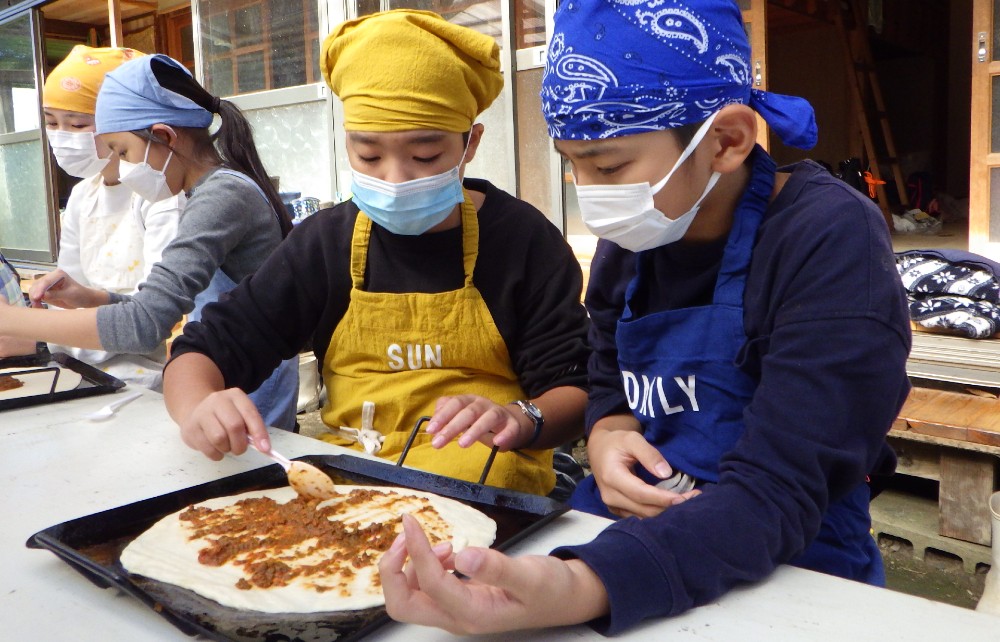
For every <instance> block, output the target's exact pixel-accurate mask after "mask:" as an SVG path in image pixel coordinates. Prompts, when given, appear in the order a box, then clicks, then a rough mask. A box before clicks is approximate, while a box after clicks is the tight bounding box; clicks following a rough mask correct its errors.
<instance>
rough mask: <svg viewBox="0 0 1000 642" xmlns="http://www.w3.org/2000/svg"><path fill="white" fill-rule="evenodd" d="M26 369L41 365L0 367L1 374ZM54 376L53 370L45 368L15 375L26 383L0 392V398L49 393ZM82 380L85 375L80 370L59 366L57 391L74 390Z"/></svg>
mask: <svg viewBox="0 0 1000 642" xmlns="http://www.w3.org/2000/svg"><path fill="white" fill-rule="evenodd" d="M24 370H41V367H36V366H31V367H24V368H2V369H0V376H3V375H6V374H7V373H10V372H21V371H24ZM53 376H54V375H53V372H52V371H51V370H43V371H41V372H37V373H32V372H26V373H23V374H18V375H14V378H15V379H18V380H19V381H21V382H23V383H24V385H23V386H20V387H17V388H13V389H11V390H4V391H3V392H0V400H4V399H20V398H21V397H34V396H35V395H47V394H49V391H50V390H51V389H52V377H53ZM82 380H83V376H82V375H80V373H79V372H74V371H73V370H69V369H67V368H59V381H57V382H56V390H55V391H56V392H64V391H66V390H72V389H73V388H76V387H77V386H78V385H80V382H81V381H82Z"/></svg>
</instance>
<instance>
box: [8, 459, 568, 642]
mask: <svg viewBox="0 0 1000 642" xmlns="http://www.w3.org/2000/svg"><path fill="white" fill-rule="evenodd" d="M298 459H299V460H300V461H305V462H309V463H311V464H313V465H316V466H319V467H320V468H322V469H323V470H325V471H326V472H328V473H329V474H330V475H331V476H332V477H333V478H334V480H335V481H337V483H341V484H344V483H347V484H371V485H377V486H403V487H406V488H414V489H417V490H424V491H429V492H432V493H437V494H438V495H443V496H445V497H451V498H452V499H457V500H459V501H461V502H464V503H466V504H468V505H470V506H472V507H473V508H476V509H478V510H480V511H482V512H483V513H485V514H486V515H488V516H489V517H490V518H491V519H493V520H494V521H495V522H496V523H497V537H496V541H495V542H494V544H493V548H496V549H498V550H504V549H506V548H508V547H510V546H511V545H513V544H515V543H516V542H518V541H520V540H521V539H523V538H524V537H525V536H527V535H528V534H530V533H532V532H534V531H535V530H537V529H538V528H541V527H542V526H544V525H545V524H547V523H548V522H550V521H551V520H553V519H554V518H556V517H558V516H559V515H561V514H562V513H564V512H566V510H567V507H566V506H565V505H564V504H560V503H558V502H555V501H553V500H551V499H548V498H546V497H539V496H537V495H529V494H525V493H519V492H516V491H512V490H506V489H502V488H495V487H492V486H483V485H480V484H473V483H471V482H465V481H461V480H457V479H451V478H449V477H441V476H439V475H434V474H431V473H426V472H423V471H419V470H414V469H411V468H401V467H398V466H393V465H392V464H387V463H383V462H379V461H372V460H368V459H362V458H359V457H352V456H350V455H314V456H307V457H300V458H298ZM287 483H288V481H287V477H286V475H285V472H284V470H282V469H281V468H280V467H279V466H276V465H275V466H268V467H265V468H261V469H258V470H253V471H249V472H246V473H241V474H239V475H233V476H231V477H225V478H223V479H219V480H217V481H213V482H209V483H207V484H201V485H199V486H193V487H191V488H186V489H183V490H179V491H176V492H173V493H168V494H166V495H161V496H160V497H155V498H152V499H147V500H143V501H140V502H136V503H134V504H128V505H126V506H121V507H119V508H113V509H111V510H107V511H104V512H101V513H96V514H93V515H88V516H86V517H81V518H79V519H74V520H72V521H68V522H64V523H62V524H58V525H56V526H52V527H50V528H47V529H45V530H43V531H39V532H38V533H35V534H34V535H32V536H31V538H30V539H29V540H28V542H27V545H28V546H29V547H30V548H45V549H48V550H50V551H52V552H53V553H55V554H56V555H58V556H59V557H60V558H61V559H62V560H64V561H65V562H67V563H69V564H70V565H71V566H73V567H74V568H75V569H76V570H77V571H79V572H80V573H82V574H83V575H84V576H86V577H87V578H88V579H90V580H91V581H92V582H94V583H95V584H97V585H98V586H101V587H104V588H108V587H116V588H119V589H121V590H122V591H124V592H126V593H128V594H130V595H132V596H134V597H136V598H138V599H139V600H141V601H142V602H143V603H144V604H146V605H147V606H149V607H150V608H152V609H153V610H154V611H156V612H157V613H159V614H160V615H161V616H163V617H164V618H166V619H167V620H169V621H170V622H171V623H172V624H174V625H175V626H176V627H177V628H178V629H180V630H181V631H183V632H184V633H186V634H188V635H198V634H200V635H204V636H206V637H208V638H210V639H213V640H238V641H251V640H252V641H255V642H288V641H301V642H331V641H332V640H338V641H343V640H354V639H357V638H359V637H362V636H363V635H365V634H366V633H368V632H370V631H372V630H374V629H375V628H376V627H378V626H380V625H381V624H383V623H385V622H386V621H387V620H388V616H387V615H386V614H385V608H384V607H376V608H370V609H364V610H360V611H340V612H330V613H305V614H303V613H297V614H287V615H281V614H277V615H276V614H271V613H261V612H254V611H242V610H238V609H233V608H229V607H225V606H222V605H220V604H218V603H217V602H214V601H212V600H209V599H206V598H204V597H201V596H200V595H198V594H196V593H194V592H192V591H189V590H186V589H182V588H180V587H177V586H174V585H171V584H166V583H163V582H158V581H156V580H150V579H148V578H145V577H142V576H138V575H132V574H130V573H128V572H127V571H126V570H125V569H124V568H123V567H122V565H121V563H120V562H119V556H120V554H121V551H122V550H123V549H124V548H125V547H126V546H127V545H128V544H129V543H130V542H131V541H132V540H133V539H135V538H136V537H137V536H138V535H139V534H141V533H142V532H144V531H145V530H146V529H148V528H149V527H150V526H152V525H153V524H154V523H156V522H157V521H158V520H159V519H161V518H162V517H165V516H166V515H169V514H171V513H174V512H177V511H179V510H181V509H183V508H185V507H186V506H189V505H191V504H195V503H198V502H201V501H204V500H207V499H211V498H213V497H223V496H227V495H235V494H238V493H242V492H245V491H249V490H256V489H263V488H274V487H278V486H286V485H287ZM109 608H111V604H110V602H109Z"/></svg>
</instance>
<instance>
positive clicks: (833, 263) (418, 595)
mask: <svg viewBox="0 0 1000 642" xmlns="http://www.w3.org/2000/svg"><path fill="white" fill-rule="evenodd" d="M542 108H543V112H544V114H545V117H546V120H547V122H548V124H549V132H550V135H551V136H552V137H553V138H554V139H555V147H556V149H557V150H558V151H559V152H560V153H561V154H562V155H563V156H564V157H565V158H566V159H568V160H569V162H570V164H571V166H572V169H573V174H574V177H575V181H576V185H577V193H578V198H579V201H580V209H581V214H582V216H583V219H584V221H585V223H586V224H587V225H588V227H589V228H590V229H591V230H592V231H593V232H594V233H595V234H597V235H598V236H600V237H602V239H603V240H602V241H601V242H600V243H599V244H598V249H597V253H596V256H595V259H594V262H593V265H592V269H591V280H590V286H589V289H588V293H587V305H588V309H589V311H590V314H591V320H592V330H591V334H590V337H591V343H592V347H593V349H594V356H593V357H592V359H591V362H590V367H589V372H590V382H591V390H590V398H589V403H588V409H587V428H588V431H589V432H588V436H589V438H588V452H589V457H590V463H591V466H592V468H593V472H594V474H593V475H592V476H591V477H589V478H588V479H587V480H585V482H584V483H582V484H581V485H580V486H579V487H578V488H577V491H576V493H575V494H574V496H573V498H572V501H571V503H572V505H573V506H574V507H575V508H577V509H578V510H584V511H588V512H593V513H597V514H600V515H604V516H607V517H612V518H621V519H618V521H617V522H616V523H614V524H613V525H612V526H610V527H609V528H608V529H606V530H605V531H604V532H603V533H602V534H601V535H599V536H598V537H597V538H596V539H595V540H594V541H593V542H590V543H589V544H584V545H581V546H570V547H564V548H560V549H557V550H556V551H554V552H553V553H552V555H551V556H549V557H541V556H531V557H524V558H517V559H511V558H507V557H505V556H503V555H502V554H500V553H498V552H495V551H489V550H483V549H466V550H464V551H462V552H461V553H459V554H458V555H457V556H451V555H450V551H448V550H442V549H435V550H431V549H430V547H429V546H428V544H427V540H426V538H425V537H424V536H423V533H422V532H421V531H420V529H419V527H417V526H416V524H415V523H414V522H413V521H412V520H409V519H405V520H404V534H403V535H402V536H401V537H400V538H399V540H397V542H396V543H395V544H394V545H393V548H392V549H391V550H390V552H389V553H388V554H387V555H386V556H385V557H384V558H383V560H382V563H381V572H382V584H383V588H384V592H385V595H386V603H387V607H388V610H389V613H390V615H392V616H393V617H394V618H396V619H400V620H405V621H410V622H416V623H420V624H430V625H437V626H441V627H444V628H448V629H449V630H452V631H457V632H484V631H499V630H510V629H519V628H531V627H539V626H554V625H561V624H569V623H577V622H585V621H590V622H591V624H592V625H593V626H594V627H595V628H597V629H599V630H600V631H602V632H606V633H616V632H619V631H622V630H623V629H626V628H628V627H629V626H632V625H634V624H636V623H637V622H639V621H640V620H642V619H644V618H648V617H656V616H670V615H675V614H678V613H681V612H683V611H685V610H687V609H689V608H692V607H694V606H698V605H701V604H706V603H709V602H712V601H714V600H716V599H717V598H718V597H719V596H720V595H721V594H723V593H725V592H726V591H728V590H729V589H731V588H732V587H734V586H736V585H738V584H741V583H745V582H754V581H757V580H760V579H762V578H764V577H766V576H767V575H768V574H770V573H771V572H772V571H773V570H774V569H775V567H776V566H777V565H779V564H785V563H788V564H793V565H796V566H800V567H803V568H808V569H813V570H817V571H821V572H824V573H830V574H834V575H838V576H841V577H845V578H849V579H855V580H859V581H864V582H869V583H872V584H881V583H883V582H884V574H883V569H882V561H881V558H880V555H879V551H878V547H877V545H876V544H875V542H874V541H873V539H872V537H871V536H870V534H869V529H870V521H871V520H870V517H869V513H868V503H869V499H870V490H869V487H868V484H867V483H866V480H867V478H868V477H869V476H874V475H876V474H878V475H885V474H889V473H891V472H892V470H893V469H894V466H895V457H894V455H893V453H892V451H891V449H890V448H889V447H888V445H887V444H886V442H885V435H886V433H887V432H888V430H889V428H890V426H891V424H892V421H893V419H894V418H895V417H896V414H897V413H898V411H899V408H900V407H901V406H902V403H903V401H904V400H905V398H906V395H907V393H908V390H909V384H908V381H907V378H906V372H905V362H906V357H907V354H908V351H909V347H910V335H909V325H908V316H907V312H906V307H905V297H904V295H903V292H902V288H901V286H900V283H899V281H898V278H897V277H896V274H895V270H894V268H893V255H892V250H891V246H890V242H889V232H888V230H887V229H886V227H885V224H884V222H883V220H882V218H881V216H880V214H879V212H878V210H877V209H876V208H875V207H873V205H872V204H871V202H869V201H868V200H867V199H864V198H861V197H859V195H858V194H857V193H856V192H855V191H853V190H851V189H850V188H849V187H848V186H846V185H845V184H843V183H841V182H839V181H837V180H835V179H834V178H833V177H831V176H830V175H829V174H828V173H827V172H826V171H824V170H823V169H822V168H820V166H818V165H816V164H814V163H812V162H809V161H806V162H802V163H799V164H796V165H794V166H791V167H788V168H782V169H781V170H776V168H775V164H774V162H773V160H772V159H771V158H770V156H768V154H767V153H766V152H765V151H764V150H763V149H761V148H760V147H758V146H757V145H756V144H755V140H756V134H757V129H756V120H755V113H754V112H756V113H757V114H760V115H761V116H762V117H763V118H764V120H765V121H767V123H768V124H769V125H770V126H771V128H773V129H774V131H775V132H776V133H777V134H778V135H779V136H780V137H781V138H782V139H783V140H784V141H785V142H786V143H788V144H792V145H797V146H800V147H806V148H808V147H811V146H812V145H813V144H814V143H815V139H816V135H817V134H816V127H815V122H814V118H813V113H812V109H811V107H810V106H809V105H808V103H806V102H805V101H804V100H801V99H798V98H793V97H790V96H781V95H776V94H771V93H766V92H760V91H757V90H753V89H752V88H751V74H750V67H749V46H748V43H747V40H746V35H745V32H744V31H743V25H742V21H741V15H740V11H739V9H738V7H737V6H736V3H735V2H732V1H728V0H703V1H695V0H567V1H566V2H564V3H563V4H562V5H561V6H560V8H559V10H558V12H557V13H556V19H555V32H554V37H553V39H552V43H551V46H550V49H549V58H548V64H547V66H546V71H545V77H544V80H543V83H542ZM407 554H409V555H410V557H411V558H412V563H411V564H412V569H411V572H410V573H409V574H406V573H404V572H403V564H404V561H405V556H406V555H407ZM443 567H454V568H455V569H457V570H458V571H460V572H461V573H463V574H464V575H466V576H467V577H468V578H470V580H469V581H467V582H462V581H459V580H458V579H457V578H455V577H454V576H452V575H450V574H447V573H442V572H441V571H442V568H443Z"/></svg>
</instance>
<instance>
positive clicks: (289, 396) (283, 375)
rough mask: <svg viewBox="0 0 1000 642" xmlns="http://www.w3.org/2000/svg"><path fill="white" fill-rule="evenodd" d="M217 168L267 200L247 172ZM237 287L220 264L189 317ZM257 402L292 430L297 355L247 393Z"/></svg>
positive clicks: (270, 418) (270, 419)
mask: <svg viewBox="0 0 1000 642" xmlns="http://www.w3.org/2000/svg"><path fill="white" fill-rule="evenodd" d="M216 172H221V173H223V174H229V175H230V176H236V177H237V178H241V179H243V180H245V181H246V182H248V183H250V184H251V185H253V186H254V187H255V188H257V191H258V192H259V193H260V195H261V197H262V198H263V199H264V201H265V202H267V203H269V204H270V201H269V200H268V198H267V195H265V194H264V190H262V189H261V188H260V185H258V184H257V183H255V182H254V181H253V179H251V178H250V177H249V176H247V175H246V174H242V173H240V172H237V171H234V170H231V169H219V170H216ZM235 287H236V282H235V281H233V280H232V279H231V278H229V276H228V275H227V274H226V273H225V272H223V271H222V268H219V269H217V270H216V271H215V274H213V275H212V280H211V282H209V284H208V287H207V288H205V289H204V290H203V291H202V292H201V293H199V294H198V296H196V297H195V298H194V310H192V311H191V312H190V313H189V314H188V321H189V322H190V321H200V320H201V313H202V310H203V309H204V308H205V306H206V305H208V304H209V303H213V302H215V301H218V300H219V297H221V296H222V295H223V294H225V293H226V292H229V291H230V290H232V289H233V288H235ZM249 397H250V399H251V400H252V401H253V402H254V405H256V406H257V410H258V411H259V412H260V415H261V417H263V418H264V423H265V424H266V425H268V426H274V427H275V428H281V429H282V430H295V414H296V411H297V410H298V399H299V359H298V357H294V358H292V359H286V360H285V361H282V362H281V363H280V364H278V367H277V368H275V370H274V372H272V373H271V376H270V377H268V378H267V379H266V380H265V381H264V383H262V384H260V387H259V388H257V389H256V390H254V391H253V392H251V393H250V394H249Z"/></svg>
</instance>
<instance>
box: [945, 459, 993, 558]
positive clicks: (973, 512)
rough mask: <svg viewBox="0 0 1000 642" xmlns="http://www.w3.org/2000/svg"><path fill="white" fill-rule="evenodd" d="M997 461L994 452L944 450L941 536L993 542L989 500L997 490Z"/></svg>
mask: <svg viewBox="0 0 1000 642" xmlns="http://www.w3.org/2000/svg"><path fill="white" fill-rule="evenodd" d="M995 462H996V458H995V457H993V456H991V455H983V454H980V453H971V452H964V451H956V450H952V449H950V448H948V449H944V450H942V451H941V486H940V489H939V491H938V508H939V509H940V513H939V515H938V517H939V523H938V528H939V530H938V533H939V534H940V535H944V536H946V537H955V538H957V539H961V540H965V541H967V542H973V543H976V544H983V545H984V546H989V545H990V541H991V540H990V533H991V531H992V528H991V526H992V524H991V518H990V510H989V501H990V495H992V494H993V490H994V487H993V486H994V464H995Z"/></svg>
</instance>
